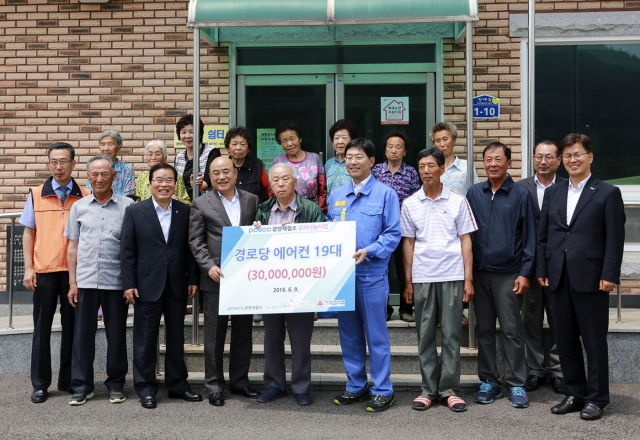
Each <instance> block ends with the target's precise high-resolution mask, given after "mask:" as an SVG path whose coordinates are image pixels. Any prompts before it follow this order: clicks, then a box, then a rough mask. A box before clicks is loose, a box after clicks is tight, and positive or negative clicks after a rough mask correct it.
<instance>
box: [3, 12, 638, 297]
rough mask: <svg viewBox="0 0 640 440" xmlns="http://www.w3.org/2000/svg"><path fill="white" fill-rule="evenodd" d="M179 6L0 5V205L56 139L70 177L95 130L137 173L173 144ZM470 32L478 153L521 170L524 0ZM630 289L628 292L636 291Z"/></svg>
mask: <svg viewBox="0 0 640 440" xmlns="http://www.w3.org/2000/svg"><path fill="white" fill-rule="evenodd" d="M187 4H188V1H187V0H110V1H109V2H108V3H106V4H102V5H100V4H97V5H95V4H80V3H78V0H2V1H0V23H1V25H0V210H2V211H4V212H15V211H20V210H21V209H22V206H23V205H24V201H25V200H26V194H27V191H28V188H29V187H31V186H35V185H39V184H41V183H42V182H43V181H44V179H46V177H48V175H49V174H48V172H47V167H46V162H47V157H46V149H47V147H48V146H49V145H50V144H51V143H52V142H56V141H68V142H70V143H71V144H72V145H74V146H76V147H77V153H78V158H77V160H78V165H77V167H76V170H75V172H74V177H76V178H78V179H79V180H80V181H81V182H84V179H83V177H82V176H83V175H84V163H85V162H86V160H87V159H88V158H89V157H90V156H92V155H94V154H96V153H97V137H98V134H99V133H100V132H102V131H103V130H105V129H108V128H113V129H116V130H118V131H120V132H121V134H122V136H123V139H124V148H123V150H122V159H123V160H124V161H125V162H128V163H132V164H134V166H135V169H136V170H144V169H146V164H144V162H143V158H142V155H143V148H144V145H145V144H146V142H148V141H149V140H151V139H156V138H159V139H162V140H164V141H165V142H166V143H167V146H168V147H169V153H170V160H173V156H174V154H175V152H174V149H173V129H174V125H175V122H176V121H177V119H178V118H179V117H180V116H182V115H184V114H186V113H189V112H191V109H192V91H193V85H192V78H193V70H192V69H193V67H192V60H193V58H192V57H193V50H192V48H193V40H192V37H193V33H192V31H191V30H190V29H188V28H187V27H186V26H185V22H186V15H187ZM479 4H480V5H479V7H480V21H479V22H478V23H477V25H476V27H475V29H474V57H475V63H474V75H475V77H474V93H475V94H481V93H487V94H491V95H494V96H498V97H499V98H500V99H501V105H502V109H501V118H500V120H498V121H493V122H476V123H475V137H476V149H475V151H476V156H475V159H476V167H477V168H478V170H479V174H480V175H481V176H482V175H484V171H483V170H482V164H481V162H479V161H478V160H479V159H481V157H480V156H481V155H480V153H481V152H482V149H483V148H484V146H485V145H486V144H488V143H489V142H492V141H494V140H500V141H502V142H505V143H506V144H508V145H510V146H511V147H512V148H513V152H514V155H513V159H514V160H513V167H514V170H513V175H515V176H519V175H520V167H521V152H522V148H521V140H520V135H521V120H520V38H510V37H509V14H512V13H526V11H527V0H480V1H479ZM587 10H591V11H597V10H620V11H625V10H640V1H584V0H581V1H551V0H549V1H547V0H542V1H540V0H538V2H537V11H538V12H545V11H556V12H557V11H563V12H579V11H587ZM444 43H445V44H444V111H445V115H446V118H447V119H449V120H453V121H455V122H456V123H458V126H459V127H460V128H462V130H460V138H459V142H458V145H459V147H458V148H459V151H460V152H461V153H462V152H464V150H465V149H464V145H465V144H466V139H465V137H464V136H465V130H464V128H465V90H464V87H465V61H464V46H462V45H456V44H455V43H454V41H452V40H445V42H444ZM201 47H202V49H201V65H202V68H201V101H202V106H201V114H202V119H203V120H204V121H205V123H207V124H216V123H220V124H227V123H228V119H229V114H228V109H229V102H228V99H229V98H228V92H229V81H228V76H229V70H228V53H227V49H226V48H224V47H221V48H217V47H212V46H210V45H208V44H207V43H206V42H204V41H203V42H202V46H201ZM5 225H6V221H3V224H2V225H1V226H0V288H3V286H4V283H5V277H4V266H5V263H4V260H5V255H6V250H5V245H6V242H5V239H4V236H5V232H4V231H5ZM634 288H635V286H634Z"/></svg>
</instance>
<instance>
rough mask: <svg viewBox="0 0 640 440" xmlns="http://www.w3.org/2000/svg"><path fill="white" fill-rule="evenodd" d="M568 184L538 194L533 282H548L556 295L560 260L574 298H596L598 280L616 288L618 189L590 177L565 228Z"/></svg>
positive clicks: (620, 225)
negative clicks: (588, 294)
mask: <svg viewBox="0 0 640 440" xmlns="http://www.w3.org/2000/svg"><path fill="white" fill-rule="evenodd" d="M568 189H569V181H568V180H567V181H564V182H562V183H559V184H556V185H553V186H551V187H549V188H547V190H546V191H545V193H544V201H543V202H542V211H541V212H540V222H539V224H538V247H537V264H536V269H537V273H536V278H540V277H549V288H550V289H551V290H556V289H557V288H558V284H559V281H560V276H561V274H562V268H563V266H564V263H565V259H566V270H567V276H568V277H569V282H570V283H571V286H572V287H573V288H574V289H575V290H577V291H579V292H597V291H598V290H599V283H600V280H606V281H611V282H615V283H618V282H620V267H621V265H622V253H623V251H624V223H625V219H626V218H625V214H624V202H623V201H622V194H621V193H620V189H619V188H617V187H615V186H613V185H610V184H608V183H605V182H603V181H601V180H598V179H596V178H595V177H593V176H591V178H590V179H589V180H588V181H587V183H586V185H585V186H584V189H583V190H582V194H580V198H579V199H578V204H577V205H576V209H575V211H574V213H573V216H572V218H571V223H570V224H567V194H568Z"/></svg>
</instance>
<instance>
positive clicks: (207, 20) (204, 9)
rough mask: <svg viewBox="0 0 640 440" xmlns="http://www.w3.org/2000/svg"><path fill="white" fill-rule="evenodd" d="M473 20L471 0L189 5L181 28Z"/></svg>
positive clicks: (201, 0)
mask: <svg viewBox="0 0 640 440" xmlns="http://www.w3.org/2000/svg"><path fill="white" fill-rule="evenodd" d="M470 21H478V2H477V0H366V1H363V0H278V1H265V0H191V2H190V3H189V13H188V18H187V26H189V27H192V28H203V27H253V26H340V25H354V24H380V23H442V22H470Z"/></svg>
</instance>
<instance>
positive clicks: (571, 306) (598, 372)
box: [536, 133, 626, 420]
mask: <svg viewBox="0 0 640 440" xmlns="http://www.w3.org/2000/svg"><path fill="white" fill-rule="evenodd" d="M560 151H562V161H563V163H564V167H565V169H566V170H567V172H568V173H569V181H568V182H562V183H559V184H557V185H553V186H552V187H551V188H549V189H547V190H546V191H545V193H544V201H543V202H542V210H541V212H540V223H539V225H538V248H537V253H536V258H537V265H536V271H537V275H536V276H537V279H538V282H540V284H541V285H542V286H544V287H548V288H549V290H550V291H551V301H553V307H554V309H555V311H556V313H557V315H558V316H559V317H561V319H559V320H558V321H557V322H556V337H557V342H558V354H559V355H560V365H561V366H562V373H563V374H564V380H565V390H566V394H567V397H565V399H564V400H563V401H562V402H561V403H560V404H558V405H555V406H553V407H552V408H551V412H552V413H554V414H567V413H570V412H574V411H580V417H581V418H582V419H584V420H596V419H599V418H600V417H602V410H603V408H604V407H605V406H606V405H607V404H608V403H609V363H608V361H609V359H608V358H609V353H608V347H607V332H608V328H609V292H610V291H611V290H613V288H614V287H615V286H616V284H617V283H619V282H620V267H621V266H622V254H623V252H624V223H625V220H626V218H625V213H624V202H623V201H622V195H621V193H620V189H619V188H617V187H615V186H613V185H610V184H608V183H605V182H603V181H601V180H599V179H596V178H595V177H593V175H592V174H591V163H592V162H593V145H592V143H591V139H589V137H588V136H586V135H584V134H579V133H571V134H568V135H567V136H565V138H564V139H562V141H561V142H560ZM583 347H584V351H585V352H586V353H587V356H586V359H587V374H585V364H584V360H585V358H584V355H583Z"/></svg>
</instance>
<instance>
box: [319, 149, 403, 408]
mask: <svg viewBox="0 0 640 440" xmlns="http://www.w3.org/2000/svg"><path fill="white" fill-rule="evenodd" d="M375 154H376V150H375V146H374V145H373V142H371V141H370V140H367V139H362V138H356V139H354V140H352V141H351V142H349V143H348V144H347V146H346V148H345V158H346V159H345V160H346V162H347V171H348V172H349V175H350V176H351V179H352V181H351V182H350V183H348V184H346V185H343V186H341V187H340V188H337V189H335V190H334V191H333V192H332V193H331V197H330V203H329V212H328V214H327V221H355V222H356V249H357V251H356V253H355V254H354V255H353V258H355V260H356V297H355V300H356V308H355V311H353V312H340V313H338V329H339V331H340V345H341V346H342V360H343V361H344V368H345V370H346V373H347V387H346V390H345V391H344V392H343V393H342V394H341V395H338V396H336V398H335V399H334V401H333V402H334V403H335V404H337V405H350V404H352V403H354V402H358V401H361V400H366V399H368V398H369V396H370V395H371V399H369V402H368V404H367V411H371V412H376V411H384V410H386V409H388V408H389V407H390V406H391V405H393V404H394V403H395V401H396V400H395V396H394V394H393V386H392V385H391V378H390V376H391V344H390V343H389V332H388V331H387V324H386V321H387V316H386V307H387V300H388V298H389V282H388V265H389V258H391V253H392V252H393V251H394V250H395V248H396V247H397V246H398V243H399V242H400V202H399V201H398V195H397V194H396V192H395V191H394V190H393V189H392V188H391V187H389V186H387V185H385V184H384V183H381V182H378V181H377V180H376V179H375V177H372V175H371V168H372V167H373V164H374V163H375V161H376V159H375ZM365 337H366V343H368V345H369V371H370V373H371V380H372V381H373V387H372V388H371V391H369V386H368V383H367V371H366V369H365V363H366V361H367V351H366V348H367V347H366V345H365V344H366V343H365Z"/></svg>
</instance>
